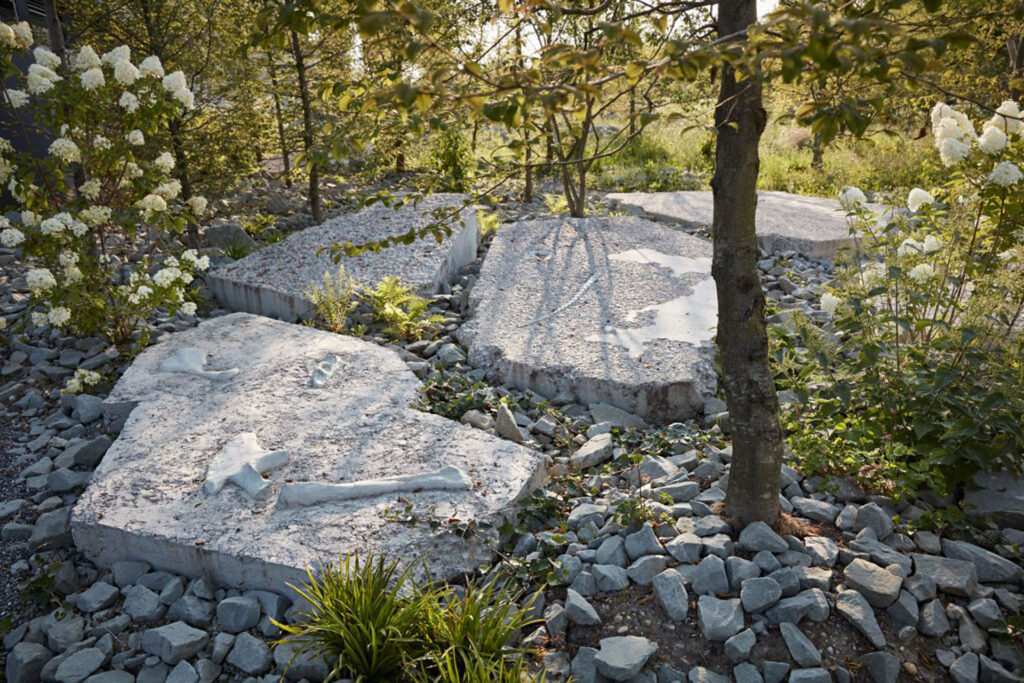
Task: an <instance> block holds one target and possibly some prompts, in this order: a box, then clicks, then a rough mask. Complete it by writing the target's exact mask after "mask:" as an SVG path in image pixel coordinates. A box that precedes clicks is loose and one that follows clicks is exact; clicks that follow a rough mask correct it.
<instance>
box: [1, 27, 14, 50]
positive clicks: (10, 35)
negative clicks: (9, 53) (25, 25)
mask: <svg viewBox="0 0 1024 683" xmlns="http://www.w3.org/2000/svg"><path fill="white" fill-rule="evenodd" d="M0 45H3V46H4V47H11V48H14V47H18V37H17V36H16V35H14V29H12V28H11V27H10V26H8V25H7V24H4V23H2V22H0Z"/></svg>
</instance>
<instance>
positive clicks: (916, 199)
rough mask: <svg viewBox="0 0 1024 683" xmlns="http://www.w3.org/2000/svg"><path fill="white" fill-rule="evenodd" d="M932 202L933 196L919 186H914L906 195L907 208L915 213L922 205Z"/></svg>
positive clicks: (933, 201)
mask: <svg viewBox="0 0 1024 683" xmlns="http://www.w3.org/2000/svg"><path fill="white" fill-rule="evenodd" d="M934 203H935V197H933V196H932V195H931V193H929V192H926V191H925V190H922V189H921V188H919V187H915V188H914V189H913V190H911V191H910V194H909V195H907V208H908V209H910V210H911V211H914V212H915V213H916V212H917V211H920V209H921V207H922V206H926V205H928V204H934Z"/></svg>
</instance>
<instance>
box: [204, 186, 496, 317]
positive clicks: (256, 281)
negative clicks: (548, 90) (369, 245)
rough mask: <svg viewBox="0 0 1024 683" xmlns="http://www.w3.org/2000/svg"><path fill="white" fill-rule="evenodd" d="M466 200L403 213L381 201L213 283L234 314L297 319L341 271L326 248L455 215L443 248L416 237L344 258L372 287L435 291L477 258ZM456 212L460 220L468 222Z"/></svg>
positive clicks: (215, 274) (435, 200) (429, 201)
mask: <svg viewBox="0 0 1024 683" xmlns="http://www.w3.org/2000/svg"><path fill="white" fill-rule="evenodd" d="M464 199H465V197H464V196H463V195H458V194H435V195H430V196H428V197H425V198H423V199H422V200H420V201H419V202H418V203H415V204H413V203H410V204H407V205H405V206H404V207H402V208H400V209H398V210H395V209H392V208H389V207H386V206H383V205H381V204H376V205H373V206H371V207H368V208H366V209H363V210H362V211H359V212H357V213H352V214H346V215H343V216H338V217H336V218H331V219H329V220H326V221H324V222H323V223H321V224H320V225H316V226H313V227H311V228H306V229H305V230H301V231H299V232H296V233H293V234H292V235H289V236H288V237H287V238H286V239H284V240H282V241H281V242H278V243H276V244H271V245H269V246H266V247H264V248H263V249H260V250H259V251H257V252H255V253H252V254H249V255H248V256H246V257H244V258H241V259H239V260H238V261H235V262H234V263H232V264H230V265H227V266H224V267H222V268H218V269H217V270H214V271H211V272H210V273H209V274H208V275H207V278H206V281H207V283H208V284H209V286H210V288H211V289H212V290H213V293H214V294H215V295H216V297H217V299H218V301H220V303H221V304H222V305H223V306H224V307H225V308H227V309H229V310H232V311H242V312H246V313H255V314H256V315H265V316H267V317H270V318H277V319H279V320H284V321H286V322H294V321H296V320H299V319H301V318H304V317H306V316H308V315H309V314H310V313H311V312H312V311H313V304H312V302H311V301H310V300H309V297H308V296H307V295H306V292H308V291H309V290H310V289H311V288H313V287H315V286H317V285H320V284H322V283H323V279H324V273H330V274H331V276H332V277H334V276H336V275H337V273H338V264H335V263H334V262H333V261H332V260H331V258H330V255H329V253H328V252H327V251H324V252H323V253H318V252H320V250H322V249H324V248H326V247H330V246H331V245H332V244H334V243H344V242H352V243H353V244H363V243H366V242H371V241H374V240H380V239H383V238H385V237H388V236H390V235H400V234H404V233H407V232H409V231H410V230H411V229H414V228H422V227H424V226H426V225H428V224H430V223H432V222H434V221H436V220H438V216H449V217H448V218H446V219H445V221H444V222H445V223H446V224H448V225H451V226H452V236H451V237H448V238H445V240H444V241H443V242H442V243H441V244H438V243H437V241H436V240H435V239H433V238H426V239H417V240H415V241H413V242H412V243H411V244H400V245H397V246H394V247H391V248H389V249H385V250H383V251H381V252H380V253H374V252H372V251H367V252H365V253H363V254H360V255H359V256H353V257H343V258H342V260H341V265H343V266H344V267H345V271H346V273H347V274H348V276H349V277H351V278H353V279H355V281H356V282H358V283H360V284H362V285H365V286H369V287H373V286H376V285H377V283H379V282H380V281H381V280H382V279H383V278H384V277H385V276H388V275H394V276H396V277H398V278H400V279H401V280H402V281H403V282H404V283H405V284H407V285H410V286H412V287H413V288H415V289H416V290H417V292H419V293H420V294H422V295H429V294H436V293H437V292H439V291H441V289H442V287H443V286H444V285H445V284H447V283H450V282H451V280H452V279H453V277H454V275H455V273H456V272H457V271H458V270H459V269H460V268H462V267H463V266H465V265H467V264H468V263H470V262H472V261H473V259H475V258H476V251H477V247H478V246H479V244H480V227H479V225H477V222H476V211H475V209H472V208H467V209H462V210H461V211H460V210H459V208H460V207H461V206H462V202H463V201H464ZM435 212H436V216H435ZM455 215H458V216H461V218H462V221H463V223H464V225H460V224H459V223H458V219H457V218H455Z"/></svg>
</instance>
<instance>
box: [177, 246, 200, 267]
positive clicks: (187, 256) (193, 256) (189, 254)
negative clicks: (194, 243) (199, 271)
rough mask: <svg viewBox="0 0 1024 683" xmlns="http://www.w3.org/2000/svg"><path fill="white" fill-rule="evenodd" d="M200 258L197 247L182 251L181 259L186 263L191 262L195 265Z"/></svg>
mask: <svg viewBox="0 0 1024 683" xmlns="http://www.w3.org/2000/svg"><path fill="white" fill-rule="evenodd" d="M198 258H199V252H197V251H196V250H195V249H186V250H185V251H183V252H181V260H182V261H184V262H185V263H191V264H193V265H195V262H196V260H197V259H198Z"/></svg>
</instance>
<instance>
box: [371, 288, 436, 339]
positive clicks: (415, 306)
mask: <svg viewBox="0 0 1024 683" xmlns="http://www.w3.org/2000/svg"><path fill="white" fill-rule="evenodd" d="M359 298H361V299H362V300H363V301H365V302H367V303H368V304H369V305H370V309H371V312H372V313H373V317H374V320H376V321H377V322H379V323H384V325H385V328H384V332H385V334H388V335H390V336H392V337H395V338H397V339H419V338H421V337H422V336H423V335H424V333H426V332H427V331H428V330H430V329H431V328H433V327H434V326H435V325H437V324H438V323H441V322H444V317H443V316H440V315H431V316H428V315H427V307H428V306H429V305H430V302H429V301H427V300H426V299H424V298H423V297H421V296H418V295H417V294H414V293H413V289H412V287H409V286H407V285H404V284H402V281H401V280H399V279H398V278H397V277H395V276H393V275H388V276H387V277H385V278H384V279H383V280H381V281H380V283H379V284H378V285H377V286H376V287H374V288H373V289H367V290H365V291H363V292H360V293H359Z"/></svg>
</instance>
